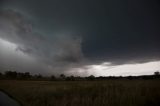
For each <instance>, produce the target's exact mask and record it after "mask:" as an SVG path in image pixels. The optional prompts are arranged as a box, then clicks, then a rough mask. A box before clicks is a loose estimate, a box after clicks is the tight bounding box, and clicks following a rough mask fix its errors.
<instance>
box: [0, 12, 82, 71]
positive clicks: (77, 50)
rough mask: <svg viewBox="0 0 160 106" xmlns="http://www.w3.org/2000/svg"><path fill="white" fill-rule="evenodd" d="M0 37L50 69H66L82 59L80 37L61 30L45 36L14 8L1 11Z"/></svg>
mask: <svg viewBox="0 0 160 106" xmlns="http://www.w3.org/2000/svg"><path fill="white" fill-rule="evenodd" d="M0 38H2V39H5V40H7V41H9V42H12V43H14V44H16V45H17V48H16V50H15V51H21V52H23V53H25V54H27V55H29V56H31V57H33V58H35V59H36V60H37V61H38V63H39V62H40V63H44V64H45V65H46V67H48V66H49V67H50V68H51V69H53V70H54V69H58V71H64V70H67V69H68V68H70V67H71V65H72V67H74V66H75V65H77V64H79V63H81V61H82V60H83V59H84V57H83V53H82V51H81V42H82V39H81V38H80V37H78V36H76V35H74V36H73V35H69V34H68V35H65V34H61V35H58V36H56V35H55V37H54V39H48V38H45V36H43V35H41V34H39V33H37V32H34V30H33V28H32V25H31V24H30V23H29V22H28V21H27V20H26V19H25V17H24V16H23V15H22V14H20V13H18V12H16V11H13V10H1V11H0ZM5 59H10V58H8V57H6V58H5ZM1 61H3V60H1ZM15 61H16V59H15ZM62 66H63V67H62ZM46 69H47V68H46ZM56 71H57V70H56Z"/></svg>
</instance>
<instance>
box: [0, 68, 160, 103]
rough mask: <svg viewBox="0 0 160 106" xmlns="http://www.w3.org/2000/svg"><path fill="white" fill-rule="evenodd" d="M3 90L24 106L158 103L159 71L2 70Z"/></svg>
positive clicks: (0, 81)
mask: <svg viewBox="0 0 160 106" xmlns="http://www.w3.org/2000/svg"><path fill="white" fill-rule="evenodd" d="M0 79H1V80H0V90H2V91H4V92H7V93H8V94H9V95H11V96H12V97H14V98H15V99H16V100H18V101H20V103H21V104H23V106H159V104H160V101H159V98H160V74H159V72H158V71H157V72H155V73H154V74H153V75H147V76H145V75H144V76H127V77H122V76H119V77H114V76H110V77H103V76H100V77H95V76H93V75H90V76H88V77H80V76H65V75H64V74H60V75H59V77H56V76H54V75H51V76H48V77H44V76H42V75H41V74H38V75H31V74H30V73H29V72H25V73H19V72H16V71H6V72H5V73H0Z"/></svg>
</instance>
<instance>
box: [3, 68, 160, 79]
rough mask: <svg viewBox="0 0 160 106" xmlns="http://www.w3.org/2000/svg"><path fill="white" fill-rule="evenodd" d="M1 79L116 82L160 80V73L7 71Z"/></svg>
mask: <svg viewBox="0 0 160 106" xmlns="http://www.w3.org/2000/svg"><path fill="white" fill-rule="evenodd" d="M0 79H16V80H48V81H49V80H50V81H57V80H59V81H85V80H87V81H88V80H89V81H98V80H114V79H128V80H132V79H133V80H134V79H144V80H148V79H160V72H159V71H156V72H154V74H153V75H141V76H125V77H122V76H107V77H106V76H99V77H95V76H94V75H90V76H88V77H80V76H73V75H71V76H66V75H65V74H60V75H59V76H57V77H56V76H54V75H51V76H43V75H41V74H36V75H31V74H30V73H29V72H16V71H11V70H9V71H6V72H4V73H1V72H0Z"/></svg>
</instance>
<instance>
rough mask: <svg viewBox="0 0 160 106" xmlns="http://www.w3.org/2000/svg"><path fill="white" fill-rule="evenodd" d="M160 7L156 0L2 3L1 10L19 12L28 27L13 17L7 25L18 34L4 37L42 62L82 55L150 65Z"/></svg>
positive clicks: (159, 50) (70, 60)
mask: <svg viewBox="0 0 160 106" xmlns="http://www.w3.org/2000/svg"><path fill="white" fill-rule="evenodd" d="M159 5H160V3H159V1H158V0H152V1H151V0H134V1H130V0H45V2H44V0H32V1H31V0H30V1H29V0H14V1H13V0H6V1H5V2H4V3H3V6H2V8H7V9H11V10H16V11H18V12H20V13H21V15H22V14H23V15H25V16H26V17H28V18H30V20H31V22H30V23H32V24H33V25H31V24H30V23H29V22H27V20H25V19H23V20H25V21H22V22H15V21H16V20H17V19H18V20H19V19H20V21H21V19H22V18H21V15H15V14H14V15H15V16H14V15H13V14H12V15H13V16H12V17H13V18H15V19H14V20H13V18H9V17H7V19H8V20H7V21H12V23H14V28H15V29H14V30H16V34H17V33H18V35H14V36H12V37H11V36H3V37H6V39H8V40H10V41H13V42H14V43H17V44H18V45H20V46H19V47H18V50H20V51H23V52H25V53H27V54H30V55H33V56H34V57H36V58H38V59H41V60H42V61H45V63H47V64H53V63H54V64H59V63H63V64H66V63H67V65H68V63H74V62H78V61H81V58H84V57H85V59H88V60H89V61H87V63H90V64H98V63H101V62H106V61H107V62H111V63H113V64H126V63H143V62H149V61H155V60H159V59H160V56H159V54H160V48H159V45H160V42H159V35H160V30H159V28H160V20H159V19H160V7H159ZM5 13H6V12H5ZM16 14H17V13H16ZM3 16H4V15H3ZM23 22H24V23H23ZM7 27H8V26H7ZM17 27H18V28H17ZM33 29H34V30H33ZM7 31H8V30H7ZM19 35H20V36H19ZM1 37H2V36H1ZM22 39H23V40H22ZM24 39H25V40H24ZM83 55H84V56H83ZM82 60H83V59H82ZM55 61H56V62H55Z"/></svg>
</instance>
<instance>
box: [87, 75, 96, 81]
mask: <svg viewBox="0 0 160 106" xmlns="http://www.w3.org/2000/svg"><path fill="white" fill-rule="evenodd" d="M87 79H88V80H95V76H94V75H90V76H89V77H87Z"/></svg>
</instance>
